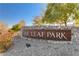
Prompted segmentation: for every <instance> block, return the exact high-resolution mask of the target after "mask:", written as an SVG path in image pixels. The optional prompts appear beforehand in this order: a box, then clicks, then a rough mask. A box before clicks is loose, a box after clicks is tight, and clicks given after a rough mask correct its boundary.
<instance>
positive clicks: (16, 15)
mask: <svg viewBox="0 0 79 59" xmlns="http://www.w3.org/2000/svg"><path fill="white" fill-rule="evenodd" d="M46 5H47V4H40V3H37V4H35V3H26V4H24V3H23V4H21V3H19V4H18V3H16V4H14V3H9V4H8V3H5V4H0V22H4V23H6V24H7V25H8V26H12V25H14V24H17V23H18V22H19V21H20V20H24V21H25V23H26V25H29V26H30V25H32V21H33V19H34V17H35V16H40V15H41V12H42V10H43V9H45V8H46Z"/></svg>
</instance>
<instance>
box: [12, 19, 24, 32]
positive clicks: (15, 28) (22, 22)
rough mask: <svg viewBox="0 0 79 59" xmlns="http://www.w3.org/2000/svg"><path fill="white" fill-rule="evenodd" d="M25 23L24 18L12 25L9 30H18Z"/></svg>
mask: <svg viewBox="0 0 79 59" xmlns="http://www.w3.org/2000/svg"><path fill="white" fill-rule="evenodd" d="M24 25H25V22H24V20H21V21H20V22H19V23H18V24H16V25H14V26H13V27H12V28H11V30H13V31H16V32H17V31H19V30H20V29H21V28H22V27H23V26H24Z"/></svg>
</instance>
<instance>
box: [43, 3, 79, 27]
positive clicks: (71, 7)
mask: <svg viewBox="0 0 79 59" xmlns="http://www.w3.org/2000/svg"><path fill="white" fill-rule="evenodd" d="M78 8H79V4H76V3H51V4H48V6H47V10H46V12H45V15H44V17H43V22H47V23H53V22H58V21H61V22H64V24H65V26H66V24H67V20H68V17H69V16H71V15H72V14H74V15H75V17H74V19H76V18H78V16H79V9H78Z"/></svg>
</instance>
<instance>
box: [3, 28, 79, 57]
mask: <svg viewBox="0 0 79 59" xmlns="http://www.w3.org/2000/svg"><path fill="white" fill-rule="evenodd" d="M78 33H79V29H73V30H72V40H71V41H70V42H65V41H64V42H62V41H52V40H49V41H46V40H37V39H30V38H29V39H23V38H20V36H19V37H16V38H14V41H13V46H12V47H11V48H10V49H9V50H8V51H7V52H5V53H2V54H1V55H4V56H79V34H78ZM26 43H27V44H30V46H28V47H27V46H26Z"/></svg>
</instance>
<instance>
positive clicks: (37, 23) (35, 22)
mask: <svg viewBox="0 0 79 59" xmlns="http://www.w3.org/2000/svg"><path fill="white" fill-rule="evenodd" d="M42 23H43V22H42V17H41V16H36V17H35V18H34V20H33V25H35V26H41V25H42Z"/></svg>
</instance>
